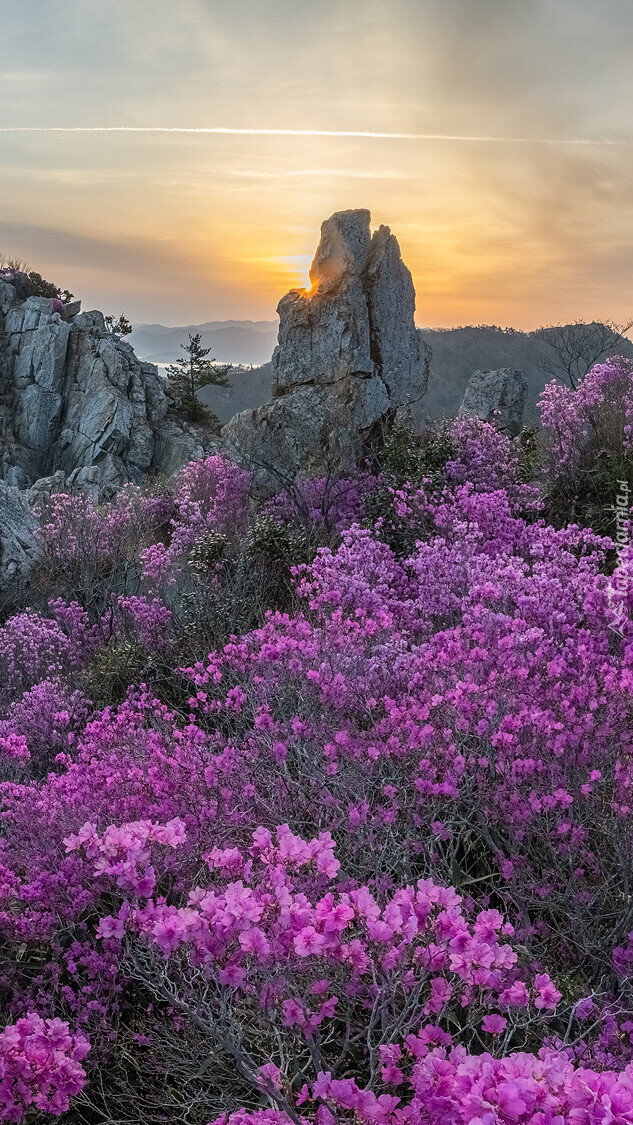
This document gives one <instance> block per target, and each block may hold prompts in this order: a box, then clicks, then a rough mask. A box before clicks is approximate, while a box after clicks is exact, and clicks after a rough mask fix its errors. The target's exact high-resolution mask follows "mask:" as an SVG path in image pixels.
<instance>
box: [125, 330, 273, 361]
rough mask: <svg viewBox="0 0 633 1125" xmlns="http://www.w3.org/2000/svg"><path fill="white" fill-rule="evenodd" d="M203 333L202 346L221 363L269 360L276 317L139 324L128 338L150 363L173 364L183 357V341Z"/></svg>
mask: <svg viewBox="0 0 633 1125" xmlns="http://www.w3.org/2000/svg"><path fill="white" fill-rule="evenodd" d="M196 332H199V333H200V335H201V336H202V346H203V347H204V348H211V356H210V357H209V358H211V357H213V359H217V360H219V361H220V363H253V364H257V365H259V364H262V363H267V362H268V360H269V359H270V357H271V355H272V354H273V348H274V347H275V344H276V343H277V321H275V320H210V321H207V322H206V323H205V324H187V325H184V326H183V327H180V328H169V327H166V326H165V325H164V324H135V325H133V332H132V334H131V336H129V337H128V340H129V342H130V343H131V345H132V347H133V348H134V351H135V352H136V354H137V355H138V356H139V358H140V359H144V360H148V361H149V362H150V363H173V362H174V361H175V360H177V359H180V358H181V356H182V354H183V353H182V351H181V349H180V345H181V344H187V343H188V341H189V336H190V335H194V334H195V333H196Z"/></svg>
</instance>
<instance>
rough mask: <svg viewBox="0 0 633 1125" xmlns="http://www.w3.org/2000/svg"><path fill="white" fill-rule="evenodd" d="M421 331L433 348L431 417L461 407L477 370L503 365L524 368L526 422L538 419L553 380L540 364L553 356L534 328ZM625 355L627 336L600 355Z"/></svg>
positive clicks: (629, 349) (631, 351)
mask: <svg viewBox="0 0 633 1125" xmlns="http://www.w3.org/2000/svg"><path fill="white" fill-rule="evenodd" d="M422 336H423V338H424V340H425V342H426V343H427V344H430V346H431V348H432V349H433V356H432V358H431V366H430V372H429V385H428V390H427V392H426V395H425V396H424V400H423V401H424V407H425V410H426V412H427V414H428V416H429V417H430V418H452V417H454V416H455V414H456V413H457V411H458V410H459V407H460V404H461V401H462V398H463V395H464V391H465V390H466V384H467V382H468V380H469V379H470V377H471V375H472V374H473V373H474V372H475V371H478V370H479V371H496V370H498V369H499V368H501V367H515V368H519V369H520V370H522V371H523V372H524V373H525V377H526V379H527V384H528V393H527V401H526V404H525V412H524V420H525V422H530V423H531V422H536V421H537V419H538V412H537V410H536V403H537V401H538V399H539V397H540V394H541V391H542V390H543V387H544V386H545V384H546V383H550V382H551V381H552V378H553V375H551V374H548V373H547V372H546V371H544V370H543V367H542V366H541V362H540V361H541V359H542V358H544V357H547V358H549V359H550V360H551V353H550V349H549V348H548V347H547V346H546V345H545V344H543V342H542V341H541V340H539V339H538V338H537V336H536V334H535V333H534V332H521V331H519V330H518V329H504V328H497V327H495V326H494V325H478V326H477V327H473V326H469V327H463V328H462V327H460V328H446V329H441V328H423V329H422ZM616 354H617V355H625V356H627V357H628V358H629V359H633V343H632V342H631V340H629V339H628V338H626V337H625V338H624V339H623V340H621V341H620V342H619V343H618V344H617V345H616V346H615V347H613V348H611V349H607V350H606V351H605V353H604V354H603V355H602V356H601V357H600V360H599V361H598V362H600V361H602V360H604V359H605V358H606V357H607V356H608V355H616Z"/></svg>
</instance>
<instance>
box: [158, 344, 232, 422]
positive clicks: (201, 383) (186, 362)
mask: <svg viewBox="0 0 633 1125" xmlns="http://www.w3.org/2000/svg"><path fill="white" fill-rule="evenodd" d="M180 347H181V348H182V350H183V351H184V353H185V354H184V356H181V358H180V359H177V360H176V362H175V363H170V364H169V366H168V367H167V368H166V369H165V374H166V375H167V378H168V379H169V381H170V383H171V384H172V387H173V388H174V390H175V391H176V393H177V394H178V395H179V396H180V398H181V400H187V402H188V407H187V408H188V409H191V405H192V404H191V400H194V399H195V397H196V391H197V390H199V388H200V387H206V386H208V384H209V383H213V384H215V385H216V386H220V387H227V386H228V385H229V382H228V379H227V377H226V376H227V371H228V365H226V366H224V367H216V366H214V361H213V360H212V359H207V356H208V355H209V352H210V351H211V348H203V347H202V336H201V334H200V333H199V332H196V333H195V334H194V335H191V333H190V334H189V343H188V344H181V345H180Z"/></svg>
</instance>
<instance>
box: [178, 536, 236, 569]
mask: <svg viewBox="0 0 633 1125" xmlns="http://www.w3.org/2000/svg"><path fill="white" fill-rule="evenodd" d="M227 544H228V538H227V536H226V535H222V534H221V533H220V532H219V531H210V532H209V533H208V534H207V535H203V537H202V539H199V540H198V542H197V543H196V544H195V546H194V547H192V549H191V551H190V552H189V558H188V560H187V561H188V563H189V566H190V567H191V569H192V570H193V571H195V573H196V574H205V573H208V572H209V571H211V570H213V568H214V567H215V565H216V563H218V562H219V561H220V559H221V558H222V556H223V555H224V552H225V551H226V547H227Z"/></svg>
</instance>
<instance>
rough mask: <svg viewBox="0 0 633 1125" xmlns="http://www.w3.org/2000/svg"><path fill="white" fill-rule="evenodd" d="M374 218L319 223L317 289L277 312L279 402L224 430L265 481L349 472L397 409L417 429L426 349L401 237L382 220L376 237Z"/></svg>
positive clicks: (233, 449) (340, 217)
mask: <svg viewBox="0 0 633 1125" xmlns="http://www.w3.org/2000/svg"><path fill="white" fill-rule="evenodd" d="M370 220H371V216H370V213H369V211H365V210H358V211H339V212H337V213H336V214H334V215H332V216H331V217H330V218H329V219H326V221H325V222H324V223H323V224H322V226H321V241H320V242H319V246H318V248H317V251H316V254H315V256H314V261H313V262H312V266H311V268H310V281H311V288H310V289H309V290H304V289H301V290H299V289H295V290H292V291H291V292H290V293H288V294H286V296H285V297H283V298H282V300H281V301H280V303H279V306H278V309H277V311H278V313H279V322H280V323H279V336H278V341H279V342H278V345H277V347H276V349H275V352H274V354H273V359H272V364H273V371H274V375H275V398H274V399H273V400H272V401H271V402H269V403H266V404H265V405H264V406H262V407H259V409H258V410H256V411H244V412H243V413H242V414H239V415H236V417H235V418H233V419H231V421H230V422H229V423H228V425H227V426H225V427H224V430H223V431H222V435H223V438H224V440H225V443H226V448H227V452H229V454H230V455H231V456H234V457H236V458H239V459H241V461H242V462H243V463H244V464H249V465H250V466H251V467H255V468H256V470H257V472H258V474H259V476H260V478H261V484H262V487H265V483H264V482H265V481H266V479H268V481H269V485H270V487H271V488H272V486H273V481H274V479H275V476H277V478H278V477H279V474H280V473H282V472H283V473H284V474H285V476H286V478H292V477H293V476H294V475H296V474H297V473H298V472H307V471H310V472H313V473H314V472H320V471H321V472H327V471H329V470H333V471H341V470H345V469H346V468H349V467H350V466H351V465H352V464H353V462H354V460H355V459H356V458H357V457H358V456H359V455H360V454H361V452H362V449H363V446H364V443H365V442H366V441H367V439H368V438H369V436H370V434H371V432H372V430H374V429H375V428H376V426H378V425H380V426H383V427H384V426H388V425H389V424H390V423H391V422H392V421H393V419H394V417H396V415H397V414H398V412H401V414H402V412H404V411H406V412H407V413H408V414H409V416H410V418H411V420H412V421H413V423H414V425H415V421H416V417H417V413H418V411H419V409H420V403H421V400H422V398H423V396H424V393H425V391H426V386H427V381H428V366H429V359H430V350H429V349H428V348H427V347H426V345H425V344H424V342H423V340H422V335H421V333H420V331H419V329H417V328H416V327H415V323H414V311H415V291H414V288H413V281H412V279H411V274H410V272H409V270H408V269H407V267H406V266H405V264H404V262H403V261H402V258H401V256H400V247H399V246H398V241H397V239H396V238H395V236H394V235H393V234H392V233H391V231H390V229H389V227H385V226H381V227H380V228H379V229H378V230H377V231H375V233H374V234H373V236H372V234H371V232H370ZM288 426H290V427H295V428H296V429H297V431H301V433H302V434H303V440H302V442H301V443H298V442H295V441H293V440H291V439H290V436H288V435H286V434H285V428H286V427H288ZM274 435H278V436H277V438H275V436H274ZM326 436H327V440H326ZM282 437H283V440H282ZM247 450H248V452H247Z"/></svg>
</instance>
